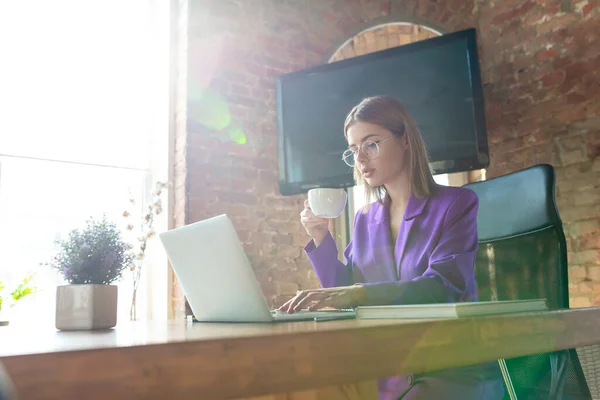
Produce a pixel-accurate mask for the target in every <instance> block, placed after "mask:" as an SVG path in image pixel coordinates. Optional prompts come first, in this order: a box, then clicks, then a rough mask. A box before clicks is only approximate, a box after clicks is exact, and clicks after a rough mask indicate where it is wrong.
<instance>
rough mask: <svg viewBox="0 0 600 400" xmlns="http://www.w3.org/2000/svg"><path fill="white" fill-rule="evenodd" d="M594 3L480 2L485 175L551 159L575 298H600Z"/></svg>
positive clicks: (599, 89)
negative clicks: (487, 149) (487, 145)
mask: <svg viewBox="0 0 600 400" xmlns="http://www.w3.org/2000/svg"><path fill="white" fill-rule="evenodd" d="M599 8H600V5H599V4H598V2H597V1H579V2H576V1H570V0H568V1H514V0H503V1H494V2H488V1H485V2H484V1H482V2H481V3H480V5H479V13H480V16H479V26H480V48H481V62H482V69H483V76H484V79H485V84H486V85H485V95H486V97H485V98H486V106H487V111H486V112H487V123H488V135H489V140H490V150H491V165H492V166H491V168H490V169H488V171H487V176H488V178H489V177H493V176H497V175H501V174H504V173H507V172H511V171H515V170H517V169H521V168H524V167H527V166H530V165H533V164H536V163H550V164H552V165H554V166H555V167H556V170H557V188H558V189H557V202H558V208H559V212H560V214H561V217H562V219H563V221H564V223H565V233H566V236H567V240H568V249H569V263H570V272H569V274H570V292H571V305H572V306H573V307H580V306H589V305H591V304H596V305H600V157H599V155H600V68H599V67H600V41H598V34H599V33H600V9H599Z"/></svg>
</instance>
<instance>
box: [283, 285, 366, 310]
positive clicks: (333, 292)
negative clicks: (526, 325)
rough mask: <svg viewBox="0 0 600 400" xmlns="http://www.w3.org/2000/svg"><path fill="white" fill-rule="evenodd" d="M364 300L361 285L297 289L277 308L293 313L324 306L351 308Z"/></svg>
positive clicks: (363, 291) (363, 289)
mask: <svg viewBox="0 0 600 400" xmlns="http://www.w3.org/2000/svg"><path fill="white" fill-rule="evenodd" d="M364 301H365V288H364V287H362V286H361V285H353V286H340V287H332V288H325V289H309V290H299V291H298V292H297V293H296V296H294V297H293V298H292V299H290V300H288V301H287V302H286V303H285V304H284V305H282V306H281V307H279V310H280V311H284V312H289V313H293V312H296V311H300V310H302V309H307V310H308V311H313V310H317V309H319V308H324V307H332V308H338V309H341V308H351V307H356V306H358V305H360V304H364Z"/></svg>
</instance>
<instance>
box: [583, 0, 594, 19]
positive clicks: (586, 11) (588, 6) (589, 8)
mask: <svg viewBox="0 0 600 400" xmlns="http://www.w3.org/2000/svg"><path fill="white" fill-rule="evenodd" d="M594 7H596V3H594V2H591V1H590V2H588V4H586V5H585V6H584V7H583V9H582V10H581V12H582V14H583V16H584V17H587V16H588V14H589V13H591V12H592V10H593V9H594Z"/></svg>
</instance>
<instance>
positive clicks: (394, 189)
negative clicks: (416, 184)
mask: <svg viewBox="0 0 600 400" xmlns="http://www.w3.org/2000/svg"><path fill="white" fill-rule="evenodd" d="M411 189H412V188H411V182H410V179H409V177H408V175H407V174H406V173H403V174H401V175H400V176H398V178H397V179H396V180H395V181H393V182H390V183H389V184H386V185H385V191H386V193H387V195H388V196H389V198H390V200H391V204H393V207H394V208H400V209H405V208H406V205H407V204H408V200H409V199H410V193H411Z"/></svg>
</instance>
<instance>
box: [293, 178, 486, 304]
mask: <svg viewBox="0 0 600 400" xmlns="http://www.w3.org/2000/svg"><path fill="white" fill-rule="evenodd" d="M478 207H479V200H478V198H477V195H476V194H475V192H473V191H472V190H470V189H466V188H458V187H447V186H438V188H437V192H436V193H435V194H434V195H433V196H431V197H428V198H417V197H414V196H412V195H411V197H410V199H409V201H408V204H407V206H406V211H405V212H404V219H403V221H402V223H401V225H400V231H399V232H398V239H397V240H396V243H392V236H391V235H390V228H389V226H390V214H389V210H388V208H387V207H386V206H384V205H381V204H379V203H373V204H371V206H370V207H369V210H368V211H367V213H363V212H362V211H359V212H358V213H357V214H356V217H355V219H354V234H353V239H352V241H351V242H350V243H349V245H348V247H347V248H346V250H345V251H344V256H345V258H346V262H347V263H346V264H343V263H342V262H340V261H339V260H338V257H337V254H338V251H337V247H336V244H335V241H334V240H333V237H332V236H331V234H329V235H328V236H327V237H326V238H325V239H324V240H323V242H322V243H321V245H320V246H319V247H318V248H315V244H314V242H313V241H311V242H310V243H309V244H308V245H307V246H306V247H305V252H306V254H307V255H308V258H309V260H310V262H311V263H312V265H313V268H314V269H315V272H316V274H317V277H318V278H319V281H320V282H321V285H322V286H323V287H333V286H344V285H352V284H354V283H362V284H363V286H365V288H366V292H367V296H368V297H369V298H370V299H374V300H375V302H377V300H376V298H377V297H378V293H381V292H382V291H385V290H386V289H388V288H390V287H392V286H395V285H398V283H399V282H404V281H413V282H419V281H428V280H431V281H435V282H436V283H439V284H441V285H443V288H444V289H445V298H444V299H438V301H440V300H442V301H446V302H454V301H476V300H477V285H476V283H475V274H474V264H475V253H476V251H477V247H478V242H477V210H478ZM423 283H425V282H423ZM424 286H425V285H424ZM427 286H429V285H427ZM408 301H410V300H408ZM395 303H403V302H402V301H400V299H398V301H396V302H395Z"/></svg>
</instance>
